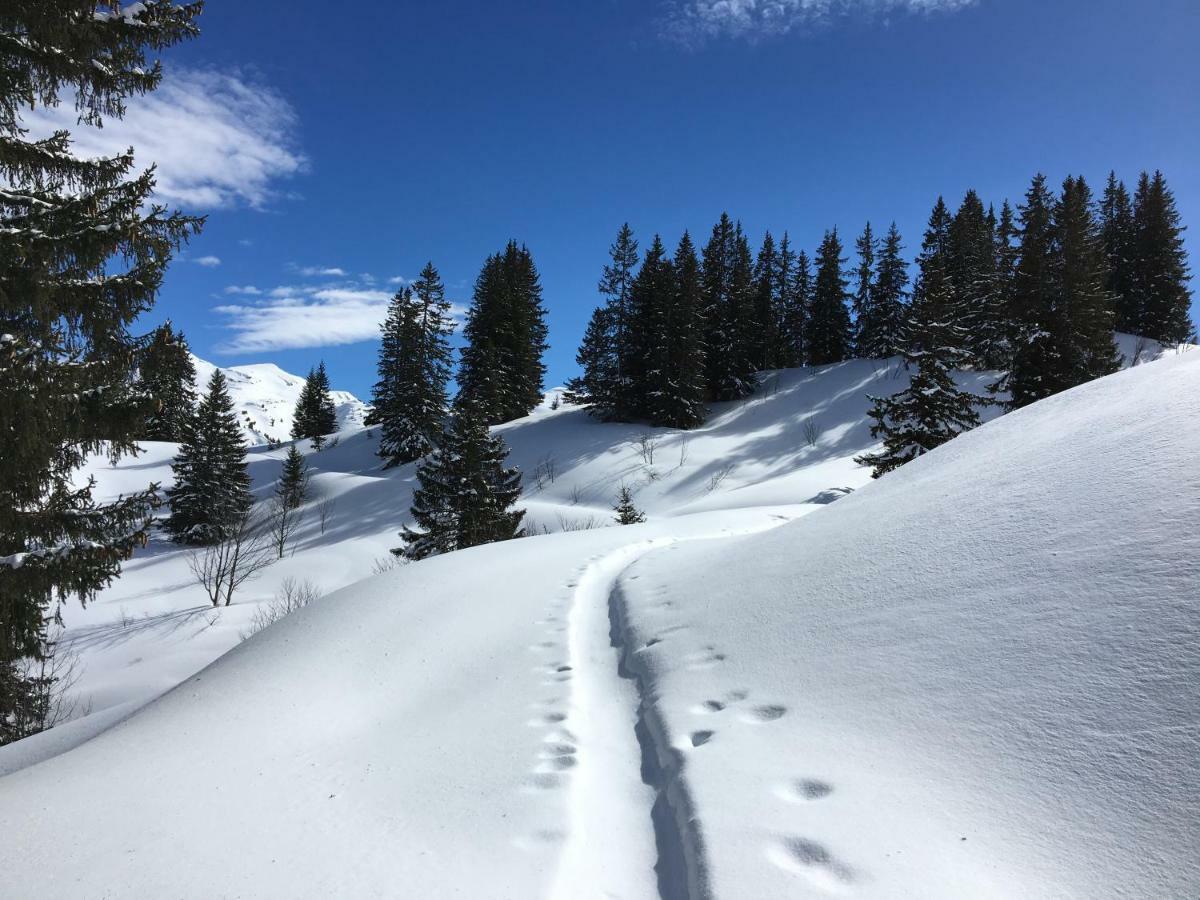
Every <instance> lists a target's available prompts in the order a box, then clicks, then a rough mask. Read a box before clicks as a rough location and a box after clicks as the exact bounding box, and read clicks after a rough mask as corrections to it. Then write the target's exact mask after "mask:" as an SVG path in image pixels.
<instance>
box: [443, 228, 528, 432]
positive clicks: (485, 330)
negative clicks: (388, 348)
mask: <svg viewBox="0 0 1200 900" xmlns="http://www.w3.org/2000/svg"><path fill="white" fill-rule="evenodd" d="M545 318H546V310H545V308H544V307H543V306H542V287H541V283H540V280H539V278H538V274H537V268H536V267H535V266H534V263H533V256H532V254H531V253H530V252H529V250H528V248H526V247H523V246H518V245H517V243H516V241H510V242H509V244H508V246H507V247H506V248H505V249H504V252H503V253H500V254H496V255H494V256H492V257H489V258H488V260H487V262H485V263H484V266H483V270H482V271H481V272H480V274H479V278H478V279H477V280H476V282H475V294H474V297H473V298H472V302H471V309H470V310H469V312H468V313H467V324H466V327H465V329H464V331H463V333H464V335H465V337H466V340H467V346H466V347H465V348H464V349H463V351H462V365H461V367H460V369H459V374H458V382H459V397H460V398H461V399H462V400H464V401H465V402H466V403H467V404H468V405H470V406H474V407H478V408H479V409H480V410H481V411H482V414H483V416H484V418H485V419H486V420H487V422H488V423H489V424H492V425H496V424H500V423H502V422H509V421H511V420H513V419H517V418H520V417H521V416H525V415H528V414H529V413H530V412H531V411H532V410H533V408H534V407H536V406H537V405H538V404H539V403H540V402H541V401H542V391H543V386H542V383H543V380H544V378H545V375H546V367H545V364H544V363H543V362H542V356H543V354H544V353H545V352H546V347H547V344H546V321H545Z"/></svg>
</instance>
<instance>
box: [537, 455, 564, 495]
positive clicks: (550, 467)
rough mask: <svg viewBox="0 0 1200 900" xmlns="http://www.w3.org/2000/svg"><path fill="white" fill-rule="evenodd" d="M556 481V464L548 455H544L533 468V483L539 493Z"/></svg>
mask: <svg viewBox="0 0 1200 900" xmlns="http://www.w3.org/2000/svg"><path fill="white" fill-rule="evenodd" d="M557 480H558V463H557V462H556V461H555V459H554V457H553V456H551V455H550V454H546V455H545V456H543V457H542V458H541V459H540V460H538V464H537V465H536V466H534V467H533V483H534V486H535V487H536V488H537V489H538V490H539V491H540V490H542V489H543V488H545V487H546V485H548V484H554V482H555V481H557Z"/></svg>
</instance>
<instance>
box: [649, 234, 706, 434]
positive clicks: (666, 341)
mask: <svg viewBox="0 0 1200 900" xmlns="http://www.w3.org/2000/svg"><path fill="white" fill-rule="evenodd" d="M673 274H674V278H673V282H674V287H675V291H674V294H673V295H672V296H671V298H670V303H669V306H668V308H667V312H666V315H665V316H664V317H663V322H662V325H663V330H662V333H661V336H660V338H659V354H660V357H661V359H662V360H663V362H662V363H661V370H660V378H661V381H660V383H659V384H658V385H656V386H655V388H654V390H655V394H654V395H653V396H652V397H651V398H650V400H649V402H648V404H647V407H648V409H647V411H648V413H649V419H650V423H651V424H653V425H660V426H664V427H668V428H695V427H697V426H699V425H703V424H704V419H705V417H706V416H707V415H708V410H707V409H706V408H705V405H704V391H705V383H704V368H705V366H704V356H705V348H704V336H703V332H704V320H703V318H702V306H703V303H704V299H703V294H702V289H701V283H700V261H699V260H698V259H697V258H696V248H695V246H694V245H693V244H692V239H691V236H690V235H688V233H687V232H686V231H685V232H684V234H683V237H682V238H681V239H680V241H679V246H678V247H677V248H676V250H675V259H674V261H673Z"/></svg>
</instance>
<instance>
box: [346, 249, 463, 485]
mask: <svg viewBox="0 0 1200 900" xmlns="http://www.w3.org/2000/svg"><path fill="white" fill-rule="evenodd" d="M453 332H454V322H453V320H452V319H451V317H450V304H449V303H448V302H447V300H446V292H445V288H444V287H443V286H442V281H441V278H440V277H439V276H438V272H437V269H435V268H434V267H433V263H429V264H428V265H426V266H425V268H424V269H423V270H422V271H421V277H420V278H418V279H417V280H416V281H415V282H414V283H413V285H412V287H411V288H405V289H404V290H402V291H399V292H397V294H396V295H395V297H393V298H392V302H391V304H390V306H389V307H388V315H387V319H386V320H385V321H384V323H383V342H382V344H381V346H380V349H379V381H377V382H376V383H375V390H374V392H373V395H372V399H373V404H374V408H373V409H372V410H371V415H370V416H368V418H367V420H366V424H367V425H378V426H379V455H380V457H382V458H383V459H384V460H386V465H387V466H388V467H391V466H398V465H402V464H404V463H409V462H412V461H413V460H416V459H419V458H420V457H422V456H424V455H425V454H427V453H429V452H430V451H431V450H433V449H434V448H435V447H437V445H438V443H439V442H440V441H441V436H442V430H443V428H444V427H445V420H446V414H447V404H448V400H447V393H446V385H447V383H448V382H449V380H450V367H451V350H450V335H451V334H453Z"/></svg>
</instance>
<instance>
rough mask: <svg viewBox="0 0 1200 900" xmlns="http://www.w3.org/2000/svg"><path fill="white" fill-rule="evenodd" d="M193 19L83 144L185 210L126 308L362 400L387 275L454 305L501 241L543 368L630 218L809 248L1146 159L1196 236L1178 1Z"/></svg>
mask: <svg viewBox="0 0 1200 900" xmlns="http://www.w3.org/2000/svg"><path fill="white" fill-rule="evenodd" d="M341 8H345V9H348V10H351V11H352V12H348V13H342V12H340V11H339V10H340V9H341ZM770 11H773V12H770ZM768 13H769V14H768ZM202 28H203V34H202V36H201V38H200V39H198V40H197V41H194V42H193V43H191V44H190V45H188V46H185V47H182V48H177V49H176V50H173V51H171V52H170V53H169V55H168V56H167V58H166V62H167V65H168V69H169V71H170V72H171V76H170V80H169V82H168V84H167V85H166V87H165V88H164V91H163V92H160V96H159V98H157V99H156V100H155V101H154V102H153V103H150V104H137V103H135V104H134V105H135V109H134V110H132V113H133V115H132V116H131V119H130V121H129V122H127V123H124V124H122V125H121V126H119V127H118V126H114V127H112V128H110V129H108V130H107V131H106V132H105V134H104V135H103V136H99V137H98V136H94V135H92V136H81V141H82V142H83V145H84V146H85V147H90V146H92V145H93V144H95V145H96V146H97V147H99V146H100V144H96V142H98V141H105V140H107V141H110V142H111V141H117V142H120V141H122V140H126V141H133V142H134V143H135V144H136V145H137V146H138V147H139V148H142V156H141V158H142V159H143V160H145V161H148V160H149V158H151V157H152V158H154V159H156V160H157V161H158V162H159V163H160V167H161V169H162V172H163V192H164V198H165V199H167V200H168V201H170V202H172V203H176V204H178V205H181V206H183V207H184V208H186V209H188V210H192V211H197V212H204V213H207V214H208V215H209V221H208V226H207V228H206V230H205V232H204V234H203V235H202V236H201V237H200V238H199V239H197V240H196V241H194V242H193V244H192V245H191V246H190V247H189V248H188V249H187V251H186V254H185V258H184V259H181V260H180V261H178V262H177V263H176V264H175V265H174V267H173V269H172V271H171V273H170V275H169V277H168V280H167V283H166V286H165V289H164V291H163V295H162V298H161V300H160V303H159V305H158V307H157V309H156V311H155V313H154V315H153V316H151V317H149V318H148V320H147V325H152V324H155V323H156V322H158V321H160V320H161V319H162V318H164V317H167V316H170V317H171V318H172V319H174V320H175V321H176V322H177V323H178V324H180V325H181V326H182V327H183V328H184V329H185V330H186V332H187V334H188V337H189V339H190V341H191V343H192V346H193V349H194V350H195V352H197V353H198V354H199V355H201V356H204V357H206V358H208V359H211V360H213V361H215V362H217V363H219V364H236V363H245V362H261V361H273V362H277V363H279V364H280V365H281V366H283V367H285V368H287V369H290V370H292V371H297V372H303V371H306V370H307V369H308V367H309V366H310V365H312V364H315V362H316V361H317V360H318V359H319V358H324V359H325V360H326V362H327V364H328V366H329V369H330V372H331V376H332V379H333V382H334V386H335V387H338V388H343V389H348V390H352V391H354V392H356V393H358V394H360V395H362V396H364V397H365V396H366V395H368V394H369V390H370V385H371V383H372V382H373V380H374V361H375V351H376V346H377V345H376V342H375V341H374V340H372V339H370V338H369V335H371V334H372V333H374V327H375V323H376V322H377V321H378V319H379V318H380V316H381V310H382V308H383V305H384V302H385V301H386V297H387V295H388V294H389V293H391V292H392V291H393V290H395V283H389V279H395V278H405V277H413V276H415V274H416V273H417V272H418V271H419V269H420V267H421V266H422V264H423V263H424V262H425V261H426V260H428V259H432V260H433V261H434V263H435V264H436V265H437V266H438V268H439V269H440V270H441V272H442V275H443V277H444V279H445V281H446V283H447V285H448V292H449V294H450V296H451V298H452V299H454V300H455V301H458V302H460V303H465V302H466V301H467V300H468V299H469V296H470V286H471V283H472V281H473V280H474V277H475V275H476V273H477V271H478V269H479V266H480V264H481V263H482V261H483V259H484V257H485V256H487V254H489V253H490V252H493V251H495V250H497V249H499V248H500V247H502V246H503V244H504V242H505V241H507V240H508V239H509V238H510V237H513V238H516V239H518V240H520V241H523V242H525V243H527V244H528V245H529V246H530V248H531V249H532V251H533V253H534V258H535V260H536V262H537V264H538V266H539V268H540V271H541V274H542V280H543V285H544V288H545V297H546V303H547V306H548V308H549V310H550V333H551V341H552V344H553V347H552V350H551V352H550V354H549V357H548V360H547V361H548V364H549V367H550V374H549V381H550V383H551V384H554V383H559V382H561V381H562V380H563V379H565V378H566V377H568V376H569V375H571V374H572V373H573V371H574V353H575V348H576V344H577V342H578V339H579V336H580V334H581V333H582V330H583V326H584V324H585V323H586V319H587V316H588V315H589V313H590V312H591V309H592V308H593V306H594V305H595V304H596V302H597V295H596V290H595V286H596V281H597V278H598V276H599V272H600V267H601V266H602V264H603V263H604V261H605V252H606V249H607V247H608V244H609V243H610V242H611V240H612V238H613V236H614V234H615V233H616V230H617V228H618V226H619V225H620V224H621V223H622V222H623V221H626V220H628V221H629V222H630V223H631V224H632V225H633V227H634V229H635V231H636V232H637V234H638V236H639V238H641V239H642V242H643V246H645V245H646V244H647V243H648V242H649V239H650V238H651V236H652V234H653V233H654V232H655V231H659V232H661V233H662V234H663V235H664V238H665V239H666V240H667V241H668V243H669V244H674V242H675V241H676V240H677V239H678V237H679V235H680V233H681V232H682V230H683V229H684V228H689V229H691V230H692V232H693V235H695V236H696V237H697V238H698V239H699V240H701V241H702V240H703V239H704V238H705V237H706V236H707V233H708V231H709V229H710V228H711V226H712V223H713V222H714V221H715V219H716V218H717V216H718V215H719V214H720V213H721V211H722V210H728V211H729V212H730V213H731V214H732V215H734V216H736V217H739V218H741V219H742V221H743V222H744V223H745V225H746V227H747V229H748V230H749V232H750V233H751V235H752V237H753V239H754V240H755V241H757V240H758V239H760V238H761V235H762V232H763V230H764V229H770V230H772V231H773V232H774V233H776V235H778V234H779V233H780V232H782V231H784V230H785V229H787V230H789V231H790V232H791V235H792V238H793V241H794V242H795V243H797V244H799V245H800V246H802V247H804V248H806V249H808V250H809V251H810V252H811V250H812V249H813V248H814V247H815V245H816V243H817V242H818V241H819V239H820V237H821V234H822V232H823V230H824V229H826V228H828V227H831V226H834V225H837V226H839V227H840V228H841V229H842V230H843V231H844V232H845V233H846V236H847V237H848V238H852V237H853V235H854V234H855V233H857V232H858V231H859V230H861V228H862V225H863V223H864V222H865V221H867V220H868V219H870V220H871V221H872V222H874V223H876V224H877V225H878V226H886V224H887V223H888V222H889V221H891V220H892V219H895V220H896V221H897V222H898V223H899V225H900V228H901V231H902V233H903V235H904V237H905V242H906V244H907V245H908V247H909V248H910V250H911V249H912V248H914V247H915V246H916V245H917V244H919V240H920V232H921V228H922V225H923V223H924V220H925V218H926V217H927V215H928V212H929V209H930V207H931V205H932V203H933V201H934V199H935V198H936V197H937V195H938V194H939V193H943V194H945V195H946V196H947V198H948V199H950V200H951V201H952V202H954V203H957V200H958V199H959V198H961V195H962V193H963V192H964V191H965V190H966V189H967V188H969V187H974V188H976V189H977V190H979V191H980V193H981V194H982V195H983V196H984V198H985V200H993V201H995V202H996V203H997V205H998V204H999V202H1000V201H1001V200H1003V199H1004V198H1005V197H1009V198H1012V199H1013V200H1017V199H1019V197H1020V196H1021V194H1022V193H1023V191H1024V189H1025V187H1026V186H1027V184H1028V181H1029V178H1030V176H1031V175H1032V174H1033V173H1034V172H1036V171H1039V170H1040V171H1044V172H1046V173H1047V174H1048V175H1050V176H1051V178H1052V180H1054V181H1055V182H1058V181H1061V179H1062V178H1063V177H1064V176H1066V175H1067V174H1069V173H1076V172H1078V173H1082V174H1084V175H1086V176H1087V177H1088V178H1089V179H1091V180H1092V181H1093V185H1094V186H1095V187H1097V188H1099V187H1101V186H1102V180H1103V178H1104V177H1105V175H1106V174H1107V172H1108V171H1109V169H1110V168H1115V169H1116V170H1117V171H1118V173H1119V174H1120V175H1122V176H1123V177H1124V178H1126V180H1128V181H1133V180H1134V179H1136V177H1137V173H1138V171H1139V170H1140V169H1142V168H1150V169H1153V168H1156V167H1158V168H1162V169H1163V170H1164V171H1165V172H1166V174H1167V177H1168V179H1169V182H1170V184H1171V185H1172V187H1173V188H1174V190H1175V192H1176V195H1177V199H1178V201H1179V205H1180V209H1181V211H1182V213H1183V216H1184V220H1185V222H1187V223H1190V224H1191V225H1192V226H1193V228H1196V229H1200V168H1198V167H1197V166H1196V164H1195V161H1196V146H1197V139H1198V138H1200V92H1198V91H1197V90H1196V87H1197V85H1200V53H1197V52H1196V45H1197V42H1198V39H1200V4H1197V3H1196V2H1195V0H1155V2H1151V3H1144V4H1143V3H1131V2H1129V0H976V2H970V0H771V2H770V3H768V2H766V0H679V2H658V0H593V2H578V0H540V2H512V3H495V2H461V0H443V2H438V3H428V2H412V0H409V2H404V0H401V2H381V0H380V2H361V3H355V4H346V5H344V7H343V5H340V4H317V3H300V4H297V3H295V2H283V0H254V2H238V3H232V2H222V0H210V2H209V3H208V9H207V11H206V12H205V14H204V16H203V20H202ZM1197 239H1200V237H1198V235H1197V234H1192V235H1191V237H1190V246H1191V247H1192V250H1193V253H1195V247H1196V244H1195V241H1196V240H1197ZM361 338H367V339H361ZM343 341H344V342H345V343H342V342H343Z"/></svg>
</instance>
